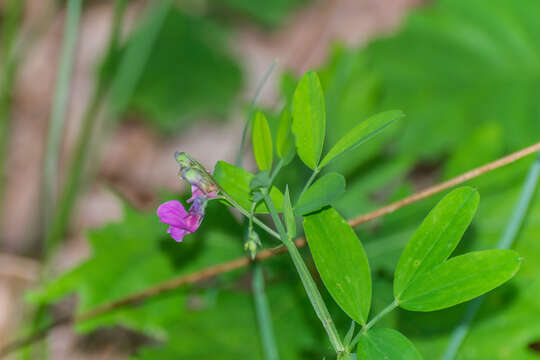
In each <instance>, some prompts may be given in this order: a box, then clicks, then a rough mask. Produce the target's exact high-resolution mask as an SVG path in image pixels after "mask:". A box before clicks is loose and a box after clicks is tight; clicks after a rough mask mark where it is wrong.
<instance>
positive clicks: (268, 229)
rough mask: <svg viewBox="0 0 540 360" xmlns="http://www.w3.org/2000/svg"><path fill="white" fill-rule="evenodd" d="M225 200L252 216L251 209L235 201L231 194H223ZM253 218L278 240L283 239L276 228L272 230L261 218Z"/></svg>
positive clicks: (243, 213) (242, 212) (247, 215)
mask: <svg viewBox="0 0 540 360" xmlns="http://www.w3.org/2000/svg"><path fill="white" fill-rule="evenodd" d="M223 200H226V201H227V202H229V203H230V204H231V205H232V206H233V207H234V208H235V209H236V210H238V211H239V212H240V213H241V214H242V215H244V216H245V217H247V218H248V219H249V218H250V217H251V214H250V212H249V211H247V210H246V209H244V208H243V207H242V206H241V205H240V204H238V203H237V202H236V201H234V200H233V199H232V198H231V197H230V196H229V195H227V194H223ZM252 220H253V222H254V223H255V224H257V225H258V226H259V227H260V228H261V229H263V230H264V231H266V232H267V233H268V234H270V235H272V236H273V237H275V238H276V239H278V240H281V237H280V236H279V234H278V233H277V232H275V231H274V230H272V229H271V228H270V227H268V226H267V225H266V224H265V223H263V222H262V221H261V220H259V219H258V218H256V217H255V216H253V217H252Z"/></svg>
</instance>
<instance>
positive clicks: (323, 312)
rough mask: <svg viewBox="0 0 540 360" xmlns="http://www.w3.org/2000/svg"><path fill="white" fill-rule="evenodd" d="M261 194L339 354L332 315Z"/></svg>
mask: <svg viewBox="0 0 540 360" xmlns="http://www.w3.org/2000/svg"><path fill="white" fill-rule="evenodd" d="M262 194H263V196H264V201H265V202H266V206H267V207H268V211H269V212H270V216H271V217H272V220H273V221H274V225H275V226H276V228H277V229H278V232H279V236H280V238H281V241H282V242H283V243H284V244H285V246H286V247H287V249H288V250H289V254H290V255H291V259H292V261H293V263H294V266H295V267H296V271H297V272H298V275H299V276H300V279H301V280H302V284H303V285H304V288H305V290H306V293H307V295H308V298H309V300H310V301H311V305H312V306H313V309H314V310H315V313H316V314H317V316H318V317H319V320H320V321H321V322H322V324H323V327H324V329H325V330H326V333H327V334H328V338H329V339H330V343H331V344H332V347H333V348H334V350H335V351H336V353H337V354H340V353H342V352H343V350H344V346H343V343H342V342H341V338H340V336H339V333H338V332H337V329H336V326H335V325H334V321H333V320H332V317H331V316H330V313H329V312H328V309H327V308H326V304H325V303H324V300H323V298H322V296H321V293H320V292H319V289H318V288H317V285H316V284H315V281H314V280H313V278H312V277H311V274H310V273H309V270H308V268H307V266H306V264H305V263H304V260H303V259H302V256H301V255H300V252H299V251H298V249H297V248H296V245H295V244H294V242H293V241H292V239H290V238H289V237H288V236H287V233H286V231H285V227H284V226H283V223H282V222H281V220H280V218H279V215H278V213H277V211H276V208H275V206H274V203H273V202H272V199H270V197H269V196H268V192H267V191H265V190H264V189H263V190H262Z"/></svg>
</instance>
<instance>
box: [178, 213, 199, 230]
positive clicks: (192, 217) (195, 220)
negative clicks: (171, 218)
mask: <svg viewBox="0 0 540 360" xmlns="http://www.w3.org/2000/svg"><path fill="white" fill-rule="evenodd" d="M202 219H203V216H202V215H200V214H195V213H190V214H189V215H188V216H186V217H185V218H184V221H185V225H184V226H183V228H184V229H186V230H187V231H189V232H195V231H197V229H198V228H199V226H200V225H201V222H202Z"/></svg>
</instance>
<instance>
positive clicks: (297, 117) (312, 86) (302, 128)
mask: <svg viewBox="0 0 540 360" xmlns="http://www.w3.org/2000/svg"><path fill="white" fill-rule="evenodd" d="M292 132H293V134H294V135H295V137H296V149H297V151H298V156H299V157H300V159H302V161H303V162H304V164H306V165H307V166H308V167H309V168H311V169H313V170H314V169H316V168H317V166H318V164H319V160H320V159H321V154H322V149H323V145H324V137H325V135H326V110H325V104H324V95H323V91H322V87H321V83H320V81H319V77H318V76H317V74H316V73H315V72H313V71H310V72H307V73H306V74H305V75H304V76H303V77H302V79H301V80H300V82H299V83H298V86H297V87H296V90H295V92H294V97H293V121H292Z"/></svg>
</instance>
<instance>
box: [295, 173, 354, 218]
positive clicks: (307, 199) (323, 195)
mask: <svg viewBox="0 0 540 360" xmlns="http://www.w3.org/2000/svg"><path fill="white" fill-rule="evenodd" d="M343 193H345V178H344V177H343V175H340V174H338V173H328V174H326V175H324V176H323V177H321V178H320V179H319V180H317V181H316V182H315V183H314V184H313V185H311V186H310V187H309V189H307V190H306V192H305V193H304V194H302V196H301V197H300V199H298V202H297V203H296V205H295V207H294V210H295V211H296V213H297V214H299V215H305V214H308V213H310V212H313V211H316V210H319V209H321V208H322V207H324V206H327V205H330V204H331V203H332V201H334V200H336V199H338V198H339V197H340V196H341V195H343Z"/></svg>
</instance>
